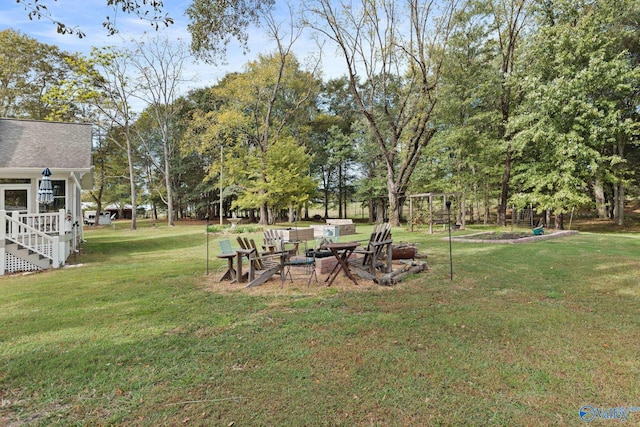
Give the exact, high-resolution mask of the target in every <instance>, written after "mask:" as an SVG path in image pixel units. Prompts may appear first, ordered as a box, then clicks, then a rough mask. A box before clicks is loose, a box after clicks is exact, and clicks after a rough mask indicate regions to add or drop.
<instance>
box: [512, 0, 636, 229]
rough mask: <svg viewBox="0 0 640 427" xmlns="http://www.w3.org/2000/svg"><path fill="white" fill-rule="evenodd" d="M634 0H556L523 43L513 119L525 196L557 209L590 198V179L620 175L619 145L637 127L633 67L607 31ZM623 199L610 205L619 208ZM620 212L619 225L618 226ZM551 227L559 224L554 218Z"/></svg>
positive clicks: (612, 178) (584, 202)
mask: <svg viewBox="0 0 640 427" xmlns="http://www.w3.org/2000/svg"><path fill="white" fill-rule="evenodd" d="M632 3H634V4H635V6H636V10H638V9H637V2H630V1H626V0H620V1H615V2H610V1H595V2H583V3H575V2H567V1H556V2H554V4H553V5H552V6H549V5H548V7H547V8H546V9H544V12H545V14H544V15H543V18H544V20H545V21H544V22H543V25H542V26H541V28H540V30H539V32H538V33H537V34H536V35H535V37H534V38H533V40H532V43H531V44H530V46H528V48H529V50H528V52H529V54H528V55H529V57H530V58H531V59H530V61H529V62H530V66H529V67H528V69H527V73H526V76H525V78H523V83H522V85H523V89H524V91H525V93H526V95H525V98H524V102H523V104H522V106H521V107H520V109H519V111H518V115H517V117H516V118H515V119H514V120H513V122H512V127H511V131H512V132H517V133H516V134H515V137H514V140H515V141H516V142H518V143H520V144H521V145H522V146H523V147H524V150H523V152H524V155H526V159H527V160H528V161H527V162H526V163H523V164H522V166H521V169H520V170H519V174H518V183H519V185H520V189H521V191H522V193H524V195H525V197H526V198H527V199H529V200H531V201H533V203H535V204H536V205H538V206H540V207H541V208H543V209H548V210H550V211H552V212H554V213H555V214H556V218H557V219H559V218H560V215H561V214H563V213H564V212H567V211H568V210H570V209H571V208H572V207H575V206H581V205H587V204H589V203H591V201H592V196H591V194H590V186H591V185H592V184H593V182H595V181H597V180H602V181H609V182H611V183H613V184H614V185H616V186H617V188H618V189H619V191H620V193H622V194H620V193H618V195H617V196H618V197H619V198H622V199H624V194H623V193H624V192H623V190H620V189H621V188H622V187H621V185H620V184H623V183H624V181H625V175H626V174H625V169H626V167H625V166H624V165H625V162H626V159H625V157H624V147H625V146H626V145H628V144H629V143H630V142H631V141H632V139H633V136H634V134H635V132H637V122H635V121H634V120H633V119H632V117H633V115H634V114H635V111H636V107H635V106H637V105H638V104H637V93H638V87H639V85H640V68H639V67H638V65H637V63H634V61H633V60H632V59H631V58H630V55H629V52H628V51H626V50H624V49H623V48H622V45H621V43H620V38H619V34H618V33H617V32H616V31H614V27H615V25H616V24H614V23H616V22H618V20H619V19H620V15H621V13H625V11H626V10H627V8H628V7H629V6H630V5H631V4H632ZM623 205H624V203H623V202H622V203H619V204H617V206H618V209H619V210H620V211H621V210H622V206H623ZM622 218H623V215H622V212H620V215H619V223H620V224H622ZM557 225H558V226H560V225H561V224H560V223H559V222H557Z"/></svg>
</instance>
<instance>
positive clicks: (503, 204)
mask: <svg viewBox="0 0 640 427" xmlns="http://www.w3.org/2000/svg"><path fill="white" fill-rule="evenodd" d="M510 179H511V150H510V149H509V148H507V154H506V155H505V158H504V174H503V175H502V183H501V187H500V206H499V207H498V225H500V226H503V227H505V226H506V225H507V202H508V200H509V180H510Z"/></svg>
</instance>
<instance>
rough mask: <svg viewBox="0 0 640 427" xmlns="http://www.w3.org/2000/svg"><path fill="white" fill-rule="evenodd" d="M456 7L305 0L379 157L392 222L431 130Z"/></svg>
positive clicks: (412, 0)
mask: <svg viewBox="0 0 640 427" xmlns="http://www.w3.org/2000/svg"><path fill="white" fill-rule="evenodd" d="M438 5H441V6H442V9H441V10H439V11H437V12H436V11H435V9H436V8H437V6H438ZM457 6H458V1H456V0H451V1H445V2H439V1H438V2H437V1H435V0H432V1H423V0H406V1H402V2H398V1H395V0H382V1H373V0H362V1H361V2H360V3H358V4H354V3H353V2H350V1H333V0H309V1H307V2H306V8H307V10H308V20H309V24H310V25H311V26H312V27H313V28H315V29H316V30H317V31H318V32H320V33H321V34H322V35H323V36H325V37H326V38H328V39H329V40H330V41H331V42H333V43H334V44H335V45H336V46H337V48H338V50H339V51H340V54H341V56H342V57H343V58H344V61H345V64H346V67H347V75H348V78H349V87H350V89H351V92H352V94H353V97H354V101H355V104H356V105H357V107H358V109H359V111H360V112H361V114H363V115H364V117H365V118H366V120H367V122H368V124H369V126H370V128H371V130H372V133H373V135H374V136H375V138H376V141H377V143H378V146H379V149H380V151H381V153H382V154H383V157H384V161H385V165H386V170H387V176H386V182H387V192H388V199H389V221H390V223H392V224H393V225H399V224H400V212H401V211H400V209H401V205H402V203H403V201H404V198H405V193H406V190H407V187H408V185H409V182H410V179H411V175H412V174H413V171H414V170H415V168H416V165H417V164H418V161H419V159H420V155H421V153H422V150H423V148H424V147H425V146H426V145H427V144H428V143H429V141H430V140H431V137H432V136H433V134H434V133H435V127H434V126H432V123H431V115H432V112H433V109H434V107H435V104H436V102H437V91H436V87H437V83H438V80H439V78H440V69H441V63H442V55H441V52H442V49H443V48H444V46H446V44H447V41H448V38H449V35H450V33H451V24H452V17H453V15H454V13H455V11H456V9H457ZM361 78H363V79H365V81H361V80H360V79H361Z"/></svg>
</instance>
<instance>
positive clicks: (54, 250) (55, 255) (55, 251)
mask: <svg viewBox="0 0 640 427" xmlns="http://www.w3.org/2000/svg"><path fill="white" fill-rule="evenodd" d="M60 254H61V250H60V236H53V244H52V245H51V266H52V267H53V268H59V267H60V259H61V257H60Z"/></svg>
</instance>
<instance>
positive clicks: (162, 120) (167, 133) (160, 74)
mask: <svg viewBox="0 0 640 427" xmlns="http://www.w3.org/2000/svg"><path fill="white" fill-rule="evenodd" d="M127 56H128V57H129V58H130V59H131V63H132V66H133V68H134V70H135V74H136V80H137V83H138V85H139V87H138V90H137V91H136V92H135V96H136V97H137V98H139V99H141V100H142V101H144V102H145V103H146V105H147V108H146V113H147V114H148V116H149V117H150V118H151V120H152V121H153V123H154V128H155V130H156V133H157V135H158V138H157V139H156V138H150V139H148V140H146V139H142V141H141V142H142V146H143V147H145V148H146V151H147V153H148V155H149V161H150V162H151V163H152V164H153V165H154V166H155V168H156V170H158V171H160V173H161V174H162V176H163V177H164V184H165V191H164V195H163V196H164V197H163V201H164V202H165V203H166V205H167V224H168V225H169V226H172V225H173V221H174V217H175V209H174V203H173V196H174V195H173V193H174V188H175V184H176V182H175V178H174V176H173V171H172V165H173V163H174V157H175V156H176V154H177V151H178V143H179V141H180V132H181V127H180V123H179V122H178V117H179V115H180V108H179V104H178V102H177V100H178V91H179V88H180V84H181V83H183V82H184V77H183V70H184V66H185V61H186V59H187V56H188V55H187V50H186V47H185V46H184V45H183V44H182V43H181V42H177V43H171V42H169V40H168V39H167V38H163V39H161V38H154V39H150V40H148V41H138V42H135V49H134V50H133V51H130V52H128V53H127ZM154 141H158V142H159V143H160V148H161V150H160V152H158V151H157V150H154V148H153V147H151V144H152V143H153V142H154ZM154 154H156V155H154ZM157 154H160V155H159V156H158V155H157ZM160 194H162V193H160Z"/></svg>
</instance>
